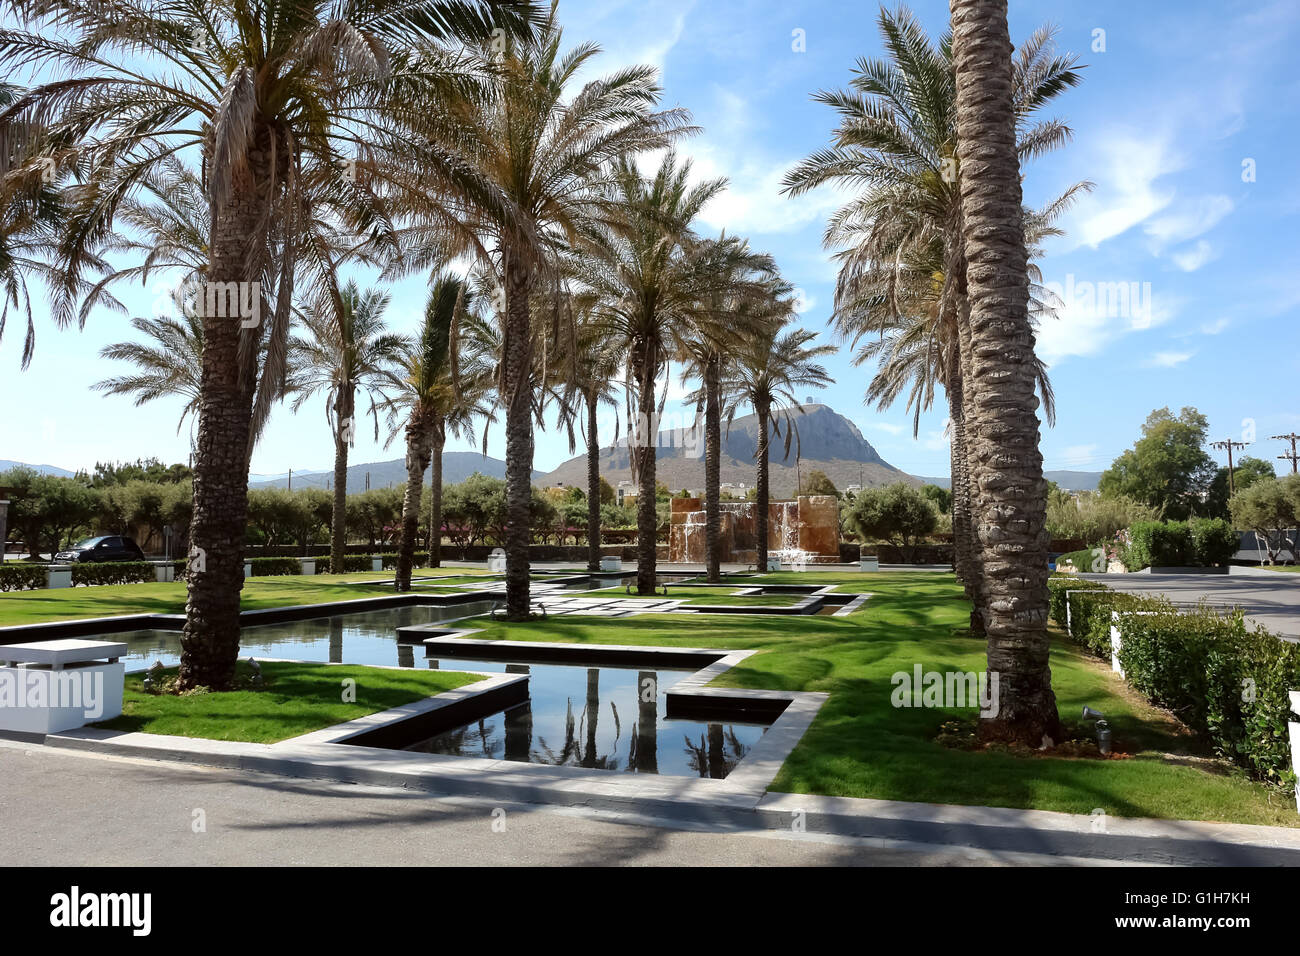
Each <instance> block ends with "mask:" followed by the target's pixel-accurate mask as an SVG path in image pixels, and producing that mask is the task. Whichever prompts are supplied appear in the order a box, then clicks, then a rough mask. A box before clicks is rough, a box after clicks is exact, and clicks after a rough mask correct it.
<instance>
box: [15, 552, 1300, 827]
mask: <svg viewBox="0 0 1300 956" xmlns="http://www.w3.org/2000/svg"><path fill="white" fill-rule="evenodd" d="M444 571H445V572H446V573H448V574H463V573H464V571H463V570H461V569H444ZM422 573H425V572H422ZM382 577H384V575H373V574H353V575H346V576H331V575H321V576H317V577H310V578H303V577H276V578H255V579H251V580H250V581H248V582H247V584H246V587H245V589H244V607H246V608H252V607H273V606H278V605H286V604H300V603H311V602H315V601H327V600H339V599H346V598H353V597H364V596H368V595H372V594H377V593H386V592H387V588H384V587H383V586H380V585H377V584H376V583H374V582H375V580H376V578H382ZM762 582H772V583H797V584H819V585H825V584H833V585H836V586H837V589H838V590H840V591H850V592H856V591H869V592H871V594H872V597H871V599H870V600H869V601H868V602H867V603H866V605H865V606H864V607H863V608H861V609H860V610H859V611H857V612H855V613H854V614H852V615H849V616H846V617H829V616H797V617H792V616H778V617H757V616H755V617H746V618H745V619H744V621H743V623H741V622H738V621H737V620H735V619H734V618H728V617H725V616H723V615H700V616H698V617H696V616H686V615H663V614H647V615H639V616H635V617H630V618H612V619H602V618H589V617H570V616H556V617H552V618H550V619H548V620H541V621H533V622H529V623H526V624H507V623H504V622H496V621H492V620H490V619H487V618H479V619H476V621H475V626H478V627H482V628H483V633H482V635H481V636H484V637H488V638H497V639H504V638H509V639H514V640H532V641H572V642H578V643H599V644H663V645H678V646H691V647H717V648H725V649H742V648H752V649H757V650H758V651H760V653H758V654H755V655H754V656H752V657H750V658H749V659H748V660H746V661H745V662H744V664H743V665H741V666H740V667H737V668H733V669H732V670H731V671H729V672H727V673H726V674H724V675H723V677H722V678H721V679H720V681H719V683H720V684H725V685H729V686H738V687H753V688H774V689H786V690H810V691H826V692H829V693H830V699H829V700H828V701H827V703H826V705H825V706H824V707H823V708H822V710H821V713H820V714H819V715H818V718H817V720H816V721H815V722H814V724H813V726H812V727H811V728H810V729H809V731H808V733H807V734H806V735H805V736H804V739H803V740H802V741H801V742H800V744H799V746H798V747H797V748H796V749H795V751H794V753H793V754H792V755H791V756H790V758H789V759H788V760H787V761H786V763H785V766H784V767H783V768H782V770H781V772H780V774H779V775H778V777H777V778H776V780H775V781H774V783H773V785H772V789H774V790H780V791H788V792H796V793H819V794H829V795H837V796H852V797H876V798H883V799H892V800H909V801H921V802H929V803H956V804H975V805H988V806H1004V807H1022V808H1037V809H1044V810H1063V811H1069V812H1073V813H1089V812H1091V811H1092V810H1094V809H1097V808H1100V809H1102V810H1104V811H1105V812H1107V813H1109V814H1113V815H1116V816H1151V817H1164V818H1170V819H1197V820H1221V821H1228V822H1237V823H1265V824H1281V825H1287V826H1296V825H1300V819H1298V818H1297V815H1296V812H1295V802H1294V797H1293V795H1291V794H1290V793H1283V792H1282V791H1280V790H1276V789H1270V788H1268V787H1265V786H1263V785H1262V784H1259V783H1256V782H1254V781H1252V780H1250V779H1249V778H1247V777H1246V776H1245V775H1244V774H1242V773H1241V772H1239V771H1236V770H1235V769H1233V768H1231V767H1230V766H1229V765H1227V764H1225V763H1223V762H1221V761H1218V760H1215V759H1212V758H1211V757H1210V756H1209V755H1208V754H1207V753H1206V752H1205V750H1204V749H1203V748H1202V747H1200V746H1199V745H1198V743H1197V742H1196V741H1195V740H1193V739H1192V738H1191V737H1190V736H1189V735H1188V734H1186V733H1185V732H1184V731H1183V730H1182V728H1181V727H1180V726H1179V725H1178V724H1176V723H1175V722H1174V721H1172V720H1171V719H1170V718H1168V717H1167V716H1166V715H1164V714H1163V713H1161V712H1159V711H1157V710H1156V709H1154V708H1152V707H1150V706H1148V705H1147V704H1145V703H1144V702H1143V701H1142V700H1141V699H1140V698H1139V697H1138V696H1137V695H1136V694H1134V693H1133V692H1132V691H1131V690H1130V689H1129V688H1128V686H1127V685H1125V684H1124V683H1123V681H1121V680H1120V679H1119V678H1118V677H1117V676H1116V675H1114V674H1113V673H1112V672H1111V671H1110V668H1109V666H1107V665H1106V664H1104V663H1103V662H1100V661H1097V660H1095V659H1094V658H1091V657H1089V656H1086V655H1084V654H1083V653H1082V652H1081V651H1080V650H1079V649H1078V648H1077V647H1075V646H1074V645H1072V644H1068V643H1066V642H1064V641H1062V640H1060V639H1059V638H1058V639H1057V640H1056V641H1055V643H1054V646H1053V651H1052V675H1053V684H1054V686H1055V688H1056V694H1057V701H1058V703H1059V706H1060V710H1061V714H1062V715H1063V719H1065V720H1066V721H1067V722H1068V723H1069V724H1071V725H1072V726H1075V727H1077V728H1078V730H1077V732H1078V734H1079V735H1080V736H1089V735H1090V730H1088V729H1086V728H1081V727H1078V723H1077V718H1078V715H1079V713H1080V710H1081V708H1082V707H1083V705H1085V704H1087V705H1088V706H1091V707H1093V708H1095V709H1097V710H1100V711H1102V712H1103V713H1105V714H1106V716H1107V718H1108V720H1109V721H1110V723H1111V727H1112V729H1113V731H1114V735H1115V750H1116V751H1117V752H1119V753H1124V754H1127V755H1128V756H1127V757H1126V758H1123V759H1112V760H1097V759H1086V758H1079V759H1070V758H1066V757H1038V756H1018V755H1015V754H1011V753H1007V752H988V751H965V750H955V749H950V748H947V747H944V746H942V745H940V744H939V743H937V742H936V741H935V736H936V734H937V731H938V729H939V726H940V724H942V723H943V722H944V721H946V720H950V719H959V718H966V719H968V718H970V717H971V716H972V712H971V711H964V712H956V711H949V710H941V709H920V708H918V709H909V708H894V707H893V706H891V703H890V695H891V692H892V690H893V684H892V682H891V679H890V678H891V676H892V675H893V674H894V673H895V672H899V671H902V672H911V670H912V668H913V666H914V665H915V664H921V665H922V666H923V668H924V669H925V670H939V671H947V670H958V671H976V672H978V671H981V670H982V669H983V668H984V666H985V645H984V643H983V642H982V641H980V640H977V639H974V638H971V637H970V636H969V634H968V633H967V632H966V630H965V625H966V622H967V619H968V614H969V605H968V604H967V603H966V601H965V599H964V598H963V596H962V593H961V589H960V588H959V587H958V586H957V585H956V583H955V582H954V581H953V579H952V577H951V576H950V575H948V574H941V573H933V572H892V571H891V572H880V573H870V574H863V573H856V572H840V571H807V572H778V573H772V574H768V575H762V576H756V577H751V578H747V579H746V582H745V583H755V584H757V583H762ZM735 583H737V586H741V585H740V584H739V582H735ZM668 590H669V596H670V597H677V596H682V595H681V592H688V591H689V590H690V588H689V586H683V587H679V588H674V587H673V586H672V585H670V586H669V589H668ZM614 593H622V592H621V589H614ZM184 595H185V592H184V585H182V584H134V585H122V586H109V587H94V588H73V589H67V590H61V591H53V592H51V591H30V592H11V593H7V594H0V624H17V623H24V622H32V621H39V620H56V619H62V618H71V617H82V616H89V615H107V614H123V613H129V612H132V611H174V612H179V611H181V610H182V608H183V604H184ZM720 599H726V600H732V598H731V597H730V596H724V597H723V598H720ZM268 666H275V667H278V666H280V665H268ZM302 666H303V667H304V668H307V669H309V670H310V669H312V668H313V667H315V668H316V669H317V670H320V669H323V665H302ZM346 670H348V669H347V668H338V667H335V668H333V669H331V670H330V671H329V673H328V675H325V676H323V677H321V678H320V680H322V681H323V682H324V683H323V684H321V685H320V688H321V691H322V693H324V692H325V691H326V690H327V691H328V693H326V694H325V696H323V697H320V698H318V699H317V698H311V697H309V698H308V701H309V703H307V704H306V709H307V710H308V711H311V712H312V714H311V715H310V717H308V716H307V715H304V716H303V719H302V720H298V718H296V717H295V716H294V714H293V712H292V711H293V709H292V708H290V707H289V706H288V703H287V702H285V701H279V700H276V699H275V698H274V697H271V698H268V694H271V693H273V692H274V693H277V694H289V693H290V692H293V693H294V694H296V687H297V686H299V685H296V684H282V683H278V682H277V684H275V685H273V686H272V687H271V688H269V689H268V690H263V691H258V692H237V693H236V694H232V695H210V696H208V697H207V699H206V700H205V698H204V697H198V698H183V699H182V698H177V699H175V700H174V701H171V700H169V701H168V702H167V703H168V705H169V706H174V705H176V704H180V705H183V706H186V707H193V708H195V710H194V711H193V712H185V713H184V714H181V713H180V712H178V711H172V712H170V713H169V714H157V715H149V714H146V713H142V712H133V713H131V714H129V715H127V717H125V718H123V719H134V720H142V719H145V718H148V720H149V722H150V724H151V726H153V725H156V726H158V727H167V728H168V729H165V730H162V729H159V730H157V731H156V732H163V733H178V732H185V733H191V734H194V735H196V736H209V735H215V734H213V730H212V728H211V725H210V724H209V723H208V721H210V720H216V719H218V717H220V715H217V714H212V713H208V712H207V711H205V708H208V709H209V710H210V709H211V708H212V707H213V706H214V700H215V699H216V698H217V697H220V698H226V697H230V698H238V697H239V696H240V694H241V693H250V698H251V699H250V700H249V701H248V705H247V706H248V707H249V709H248V710H246V711H244V710H241V712H240V714H239V722H240V723H245V722H247V723H249V724H250V726H253V725H255V724H256V723H257V722H258V721H261V722H264V723H263V726H262V727H261V728H260V729H258V730H257V731H256V733H257V736H239V737H238V738H235V737H231V738H228V739H260V740H268V739H282V738H283V737H285V736H290V735H292V734H296V733H302V732H305V730H309V729H312V727H313V726H314V727H319V726H325V725H327V724H329V723H334V722H337V721H338V720H344V719H348V718H350V717H353V716H357V715H358V714H359V713H367V712H370V711H373V710H376V709H379V708H380V707H387V706H391V705H392V704H391V703H390V702H389V700H391V698H390V699H385V700H379V699H367V698H365V697H364V695H363V697H362V699H363V700H366V702H367V704H368V705H369V706H368V707H364V708H363V709H361V710H341V709H340V708H341V707H343V706H345V705H341V704H339V703H336V700H337V696H338V683H337V682H338V681H339V680H340V679H341V676H342V675H343V674H344V673H345V671H346ZM355 670H358V671H363V672H371V671H372V670H373V669H367V668H356V669H355ZM380 673H383V674H385V675H390V674H394V673H396V674H397V675H398V677H396V678H393V679H394V680H407V679H410V680H415V681H419V680H429V679H433V680H438V679H440V678H441V677H445V675H442V673H441V672H423V671H410V672H404V671H398V672H393V671H382V672H380ZM408 675H409V677H408ZM326 685H328V687H327V688H326ZM360 686H363V684H362V682H360V681H359V687H360ZM439 689H441V688H440V687H438V686H436V685H425V684H420V685H419V686H418V687H417V686H411V687H410V688H409V689H408V690H407V691H406V693H407V694H408V696H407V697H405V698H404V699H405V700H410V699H414V697H416V696H422V695H423V694H425V693H436V692H437V690H439ZM129 699H130V700H131V701H132V704H133V706H137V705H138V706H144V707H146V708H147V707H149V706H162V705H157V704H155V702H156V701H157V700H158V699H157V698H152V697H150V698H147V699H146V700H145V701H143V702H139V701H138V698H135V697H133V698H129ZM191 701H193V703H191ZM268 703H269V704H270V706H267V704H268ZM237 706H238V708H243V707H244V706H245V705H244V704H238V705H237ZM351 706H354V707H359V706H363V705H351ZM320 709H323V710H320ZM229 717H230V714H229V713H227V714H226V715H225V719H226V720H227V721H228V720H229ZM254 717H255V718H257V720H256V721H253V720H249V719H248V718H254ZM164 718H166V720H168V721H171V723H170V724H168V723H166V722H164ZM226 726H229V724H227V725H226ZM178 728H183V729H178ZM228 732H230V731H228ZM241 733H242V732H241Z"/></svg>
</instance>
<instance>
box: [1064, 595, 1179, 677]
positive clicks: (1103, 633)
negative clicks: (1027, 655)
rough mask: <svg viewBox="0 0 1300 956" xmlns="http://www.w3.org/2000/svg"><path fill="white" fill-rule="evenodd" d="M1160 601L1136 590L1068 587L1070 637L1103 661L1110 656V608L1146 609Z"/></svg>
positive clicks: (1113, 609)
mask: <svg viewBox="0 0 1300 956" xmlns="http://www.w3.org/2000/svg"><path fill="white" fill-rule="evenodd" d="M1158 604H1159V602H1158V601H1154V600H1153V599H1151V598H1148V597H1142V596H1140V595H1137V594H1122V593H1119V592H1117V591H1111V590H1100V591H1099V590H1092V589H1089V590H1085V591H1079V592H1075V591H1071V593H1070V631H1069V635H1070V639H1071V640H1072V641H1074V642H1075V643H1076V644H1081V645H1082V646H1083V647H1086V648H1087V649H1088V650H1089V652H1091V653H1092V654H1094V655H1095V656H1097V657H1099V658H1101V659H1102V660H1104V661H1108V660H1110V626H1111V624H1112V623H1113V619H1112V618H1111V612H1113V611H1117V610H1130V611H1137V610H1148V609H1150V608H1154V607H1156V606H1158Z"/></svg>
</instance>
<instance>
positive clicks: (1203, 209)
mask: <svg viewBox="0 0 1300 956" xmlns="http://www.w3.org/2000/svg"><path fill="white" fill-rule="evenodd" d="M1232 207H1233V203H1232V200H1231V199H1229V198H1228V197H1227V196H1221V195H1207V196H1196V197H1194V198H1190V199H1185V200H1182V201H1180V202H1179V203H1178V204H1177V206H1176V207H1175V208H1173V209H1171V210H1170V211H1169V212H1168V213H1167V214H1165V215H1163V216H1157V217H1156V218H1154V219H1152V220H1151V221H1150V222H1149V223H1147V224H1146V226H1145V227H1144V231H1145V232H1146V234H1147V235H1148V236H1151V237H1152V238H1153V239H1155V240H1156V242H1157V243H1158V244H1159V245H1160V246H1165V245H1174V244H1176V243H1179V242H1187V241H1189V240H1191V239H1195V238H1196V237H1197V236H1200V235H1204V234H1205V233H1207V232H1209V231H1210V230H1211V229H1213V228H1214V227H1215V226H1216V225H1217V224H1218V223H1219V221H1220V220H1221V219H1223V217H1224V216H1226V215H1228V213H1230V212H1232Z"/></svg>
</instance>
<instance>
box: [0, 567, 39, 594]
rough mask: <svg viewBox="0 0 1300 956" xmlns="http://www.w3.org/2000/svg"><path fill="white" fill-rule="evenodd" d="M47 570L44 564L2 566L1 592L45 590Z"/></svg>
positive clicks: (0, 568)
mask: <svg viewBox="0 0 1300 956" xmlns="http://www.w3.org/2000/svg"><path fill="white" fill-rule="evenodd" d="M46 570H47V566H46V565H44V564H0V591H23V590H26V589H28V588H43V587H45V584H46V580H47V578H46V576H45V572H46Z"/></svg>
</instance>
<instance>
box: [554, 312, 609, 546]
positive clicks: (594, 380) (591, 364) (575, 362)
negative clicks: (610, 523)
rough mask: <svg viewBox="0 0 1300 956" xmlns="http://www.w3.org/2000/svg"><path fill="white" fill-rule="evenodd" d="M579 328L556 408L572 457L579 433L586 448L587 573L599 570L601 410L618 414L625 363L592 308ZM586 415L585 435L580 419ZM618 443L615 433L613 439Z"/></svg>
mask: <svg viewBox="0 0 1300 956" xmlns="http://www.w3.org/2000/svg"><path fill="white" fill-rule="evenodd" d="M575 308H576V311H577V312H578V321H577V326H576V328H575V329H574V332H573V336H572V338H571V339H569V340H566V341H565V342H564V343H562V344H569V345H571V348H568V349H565V354H563V355H562V356H561V357H560V359H559V363H558V364H559V369H558V374H559V376H560V377H561V379H562V381H563V387H562V389H561V390H560V391H561V394H560V397H559V401H558V402H557V406H558V408H559V422H560V424H561V425H562V426H564V427H565V428H566V429H567V430H568V434H569V452H570V453H572V452H573V451H574V449H575V448H576V447H577V441H576V435H575V432H576V431H578V430H580V431H581V432H582V433H583V440H584V441H585V442H586V445H587V570H588V571H599V570H600V433H599V427H598V420H599V413H600V406H601V405H606V406H608V407H610V408H617V407H618V404H617V402H616V401H615V398H614V394H615V392H616V390H617V388H618V386H619V384H620V382H621V379H622V376H621V372H622V369H623V365H624V363H625V361H626V354H625V352H624V349H623V347H622V346H623V342H622V340H621V339H620V338H619V336H618V335H617V330H616V329H614V328H611V327H610V326H609V325H608V324H607V323H605V322H603V321H601V319H600V317H599V315H598V314H597V313H596V312H594V311H593V309H592V307H591V304H590V303H589V302H586V303H583V304H579V305H577V306H576V307H575ZM580 413H582V414H584V415H585V421H584V422H582V424H581V428H580V429H575V427H574V426H575V423H577V422H578V416H579V414H580ZM613 440H614V441H615V442H617V441H618V432H617V429H616V430H615V434H614V439H613Z"/></svg>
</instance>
